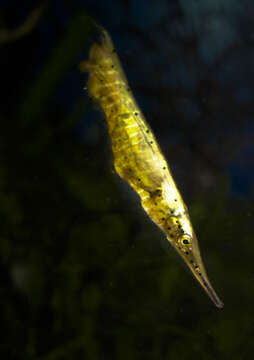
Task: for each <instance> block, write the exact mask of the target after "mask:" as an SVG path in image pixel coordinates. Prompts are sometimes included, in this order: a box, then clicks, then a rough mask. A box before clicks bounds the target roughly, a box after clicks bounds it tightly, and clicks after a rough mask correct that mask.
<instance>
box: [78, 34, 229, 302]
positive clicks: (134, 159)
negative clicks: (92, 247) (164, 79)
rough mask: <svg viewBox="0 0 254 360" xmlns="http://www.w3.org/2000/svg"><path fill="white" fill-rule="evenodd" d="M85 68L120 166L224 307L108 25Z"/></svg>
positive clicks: (120, 171) (117, 167)
mask: <svg viewBox="0 0 254 360" xmlns="http://www.w3.org/2000/svg"><path fill="white" fill-rule="evenodd" d="M81 69H82V70H84V71H87V72H88V73H89V79H88V84H87V88H88V91H89V93H90V94H91V96H92V97H93V98H94V99H95V100H97V101H98V102H99V104H100V106H101V108H102V110H103V112H104V113H105V117H106V120H107V123H108V129H109V134H110V139H111V145H112V152H113V156H114V167H115V170H116V172H117V173H118V174H119V175H120V176H121V178H123V179H124V180H125V181H127V182H128V183H129V184H130V185H131V187H132V188H133V189H134V190H135V191H136V192H137V193H138V194H139V196H140V199H141V204H142V206H143V208H144V210H145V211H146V212H147V214H148V215H149V216H150V218H151V219H152V220H153V221H154V222H155V223H156V224H157V225H158V226H159V227H160V228H161V229H162V230H163V231H164V232H165V234H166V236H167V238H168V240H169V242H170V243H171V244H172V245H173V246H174V247H175V248H176V250H177V251H178V253H179V254H180V255H181V256H182V258H183V259H184V261H185V262H186V263H187V265H188V266H189V268H190V269H191V271H192V272H193V274H194V276H195V277H196V278H197V280H198V281H199V282H200V284H201V285H202V286H203V288H204V289H205V290H206V292H207V293H208V295H209V296H210V297H211V299H212V300H213V301H214V303H215V304H216V306H218V307H222V306H223V304H222V302H221V301H220V300H219V298H218V297H217V295H216V294H215V292H214V290H213V288H212V286H211V284H210V283H209V280H208V278H207V275H206V271H205V268H204V265H203V262H202V260H201V256H200V252H199V247H198V242H197V239H196V236H195V233H194V231H193V228H192V225H191V222H190V218H189V214H188V210H187V207H186V205H185V204H184V202H183V199H182V197H181V195H180V193H179V191H178V189H177V187H176V185H175V182H174V180H173V177H172V174H171V172H170V170H169V167H168V165H167V162H166V160H165V158H164V156H163V154H162V152H161V150H160V148H159V145H158V143H157V141H156V139H155V137H154V135H153V133H152V131H151V129H150V127H149V126H148V124H147V123H146V121H145V118H144V116H143V114H142V112H141V110H140V109H139V107H138V105H137V103H136V101H135V99H134V97H133V95H132V93H131V91H130V88H129V85H128V82H127V80H126V77H125V75H124V73H123V70H122V68H121V65H120V62H119V59H118V56H117V55H116V52H115V50H114V47H113V44H112V42H111V39H110V37H109V35H108V34H107V32H106V31H105V30H102V41H101V43H95V44H94V45H93V46H92V47H91V50H90V56H89V60H88V61H84V62H83V63H82V64H81Z"/></svg>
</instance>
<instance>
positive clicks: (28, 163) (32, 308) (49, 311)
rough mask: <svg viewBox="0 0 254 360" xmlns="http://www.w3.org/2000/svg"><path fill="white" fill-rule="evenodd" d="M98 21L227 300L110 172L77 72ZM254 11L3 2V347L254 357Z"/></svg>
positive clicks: (249, 7) (165, 4)
mask: <svg viewBox="0 0 254 360" xmlns="http://www.w3.org/2000/svg"><path fill="white" fill-rule="evenodd" d="M92 18H93V19H96V21H97V22H98V23H100V24H101V25H103V26H104V27H105V28H106V29H107V30H108V31H109V33H110V34H111V36H112V39H113V41H114V43H115V46H116V49H117V52H118V54H119V56H120V58H121V60H122V63H123V66H124V69H125V70H126V73H127V77H128V79H129V82H130V85H131V88H132V89H133V92H134V94H135V96H136V98H137V100H138V102H139V104H140V106H141V107H142V109H143V111H144V113H145V115H146V118H147V121H148V122H149V124H150V125H151V127H152V129H153V130H154V132H155V135H156V137H157V139H158V142H159V143H160V145H161V147H162V150H163V152H164V153H165V156H166V158H167V160H168V162H169V164H170V167H171V169H172V172H173V174H174V177H175V180H176V182H177V184H178V186H179V188H180V190H181V192H182V194H183V197H184V199H185V202H186V203H187V205H188V207H189V210H190V213H191V218H192V221H193V225H194V228H195V230H196V233H197V235H198V238H199V243H200V247H201V251H202V254H203V259H204V262H205V264H206V267H207V270H208V274H209V277H210V279H211V281H212V283H213V284H214V287H215V289H216V291H217V292H218V294H219V295H220V297H221V298H222V299H223V301H224V303H225V307H224V308H223V309H222V310H218V309H216V308H215V307H214V305H213V304H212V303H211V302H210V300H209V299H208V297H207V296H206V295H205V293H204V292H203V290H202V289H201V288H200V286H199V285H198V284H197V283H196V282H195V281H194V279H193V278H192V276H191V275H190V273H189V272H188V271H187V270H186V268H185V265H184V264H183V263H182V262H181V260H180V259H179V258H178V256H177V254H176V253H175V252H174V251H173V249H172V251H166V250H165V249H164V245H165V237H164V235H163V234H162V233H161V232H160V231H159V229H158V228H157V227H156V226H155V225H154V224H152V222H151V221H150V220H149V219H148V218H147V216H146V215H145V213H144V212H143V210H142V209H141V207H140V205H139V201H138V199H137V197H136V196H135V194H134V193H133V192H132V191H131V190H130V189H129V188H128V186H127V185H126V184H124V183H123V182H122V180H121V179H120V178H119V177H118V176H117V175H116V174H115V173H114V171H113V166H112V156H111V150H110V143H109V138H108V134H107V127H106V124H105V120H104V119H103V115H102V113H101V112H100V111H98V109H97V108H96V106H95V104H93V102H92V100H91V99H90V98H89V97H88V95H87V93H86V92H85V91H84V90H83V87H84V85H85V82H86V75H85V74H81V73H80V72H79V69H78V65H79V62H80V61H81V60H84V59H85V58H87V56H88V51H89V47H90V45H91V44H92V43H93V41H94V40H95V38H96V36H97V34H96V31H95V28H94V25H93V22H92ZM253 19H254V5H253V1H250V0H249V1H248V0H242V1H239V0H228V1H225V0H202V1H201V0H172V1H169V0H168V1H166V0H156V1H152V0H150V1H149V0H147V1H144V0H139V1H134V0H125V1H124V0H122V1H120V0H119V1H116V0H115V1H113V0H111V1H92V0H90V1H85V0H83V1H81V0H80V1H74V0H73V1H60V0H59V1H48V2H42V3H41V2H37V1H18V0H9V1H0V46H1V49H0V51H1V56H0V74H1V77H0V79H1V107H0V119H1V130H0V160H1V162H0V280H1V283H0V284H1V285H0V302H1V307H0V309H1V310H0V311H1V313H0V319H1V320H0V324H1V325H0V326H1V330H2V331H1V338H0V339H1V340H0V344H1V347H0V349H1V357H3V358H5V359H40V360H58V359H87V360H90V359H91V360H97V359H100V360H104V359H105V360H108V359H110V360H111V359H121V360H130V359H131V360H136V359H146V360H149V359H154V360H155V359H156V360H158V359H163V360H166V359H169V360H170V359H177V360H181V359H184V360H189V359H211V360H212V359H215V358H216V359H223V360H225V359H237V360H238V359H242V360H243V359H248V360H249V359H251V358H252V357H253V351H254V307H253V300H254V270H253V268H254V264H253V258H254V237H253V221H254V215H253V211H254V203H253V180H254V166H253V155H254V147H253V140H254V125H253V111H254V105H253V104H254V70H253V69H254V20H253ZM170 250H171V249H170Z"/></svg>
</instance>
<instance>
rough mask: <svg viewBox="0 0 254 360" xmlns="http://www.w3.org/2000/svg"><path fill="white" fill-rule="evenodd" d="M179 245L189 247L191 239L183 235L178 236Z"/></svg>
mask: <svg viewBox="0 0 254 360" xmlns="http://www.w3.org/2000/svg"><path fill="white" fill-rule="evenodd" d="M179 243H180V245H182V246H188V245H191V237H190V236H189V235H187V234H184V235H182V236H180V238H179Z"/></svg>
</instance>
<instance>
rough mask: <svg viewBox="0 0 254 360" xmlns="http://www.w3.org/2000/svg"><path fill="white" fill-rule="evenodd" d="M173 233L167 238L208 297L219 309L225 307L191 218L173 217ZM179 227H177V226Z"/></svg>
mask: <svg viewBox="0 0 254 360" xmlns="http://www.w3.org/2000/svg"><path fill="white" fill-rule="evenodd" d="M170 224H171V226H168V229H169V228H170V230H171V232H170V233H168V234H167V238H168V240H169V241H170V243H171V244H172V245H173V247H174V248H175V249H176V250H177V252H178V254H179V255H180V256H181V258H182V259H183V260H184V262H185V264H186V265H187V266H188V267H189V269H190V270H191V272H192V274H193V275H194V277H195V278H196V279H197V281H198V282H199V283H200V285H201V286H202V287H203V289H204V290H205V291H206V293H207V295H208V296H209V297H210V299H211V300H212V301H213V303H214V304H215V305H216V306H217V307H218V308H222V307H223V305H224V304H223V302H222V301H221V300H220V299H219V297H218V295H217V294H216V292H215V290H214V289H213V287H212V285H211V283H210V281H209V279H208V276H207V273H206V270H205V267H204V264H203V261H202V258H201V255H200V250H199V245H198V240H197V237H196V235H195V233H194V230H193V229H192V226H191V223H190V220H189V217H188V216H187V217H184V218H183V219H181V217H176V216H174V217H171V220H170ZM175 225H177V226H175Z"/></svg>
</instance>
